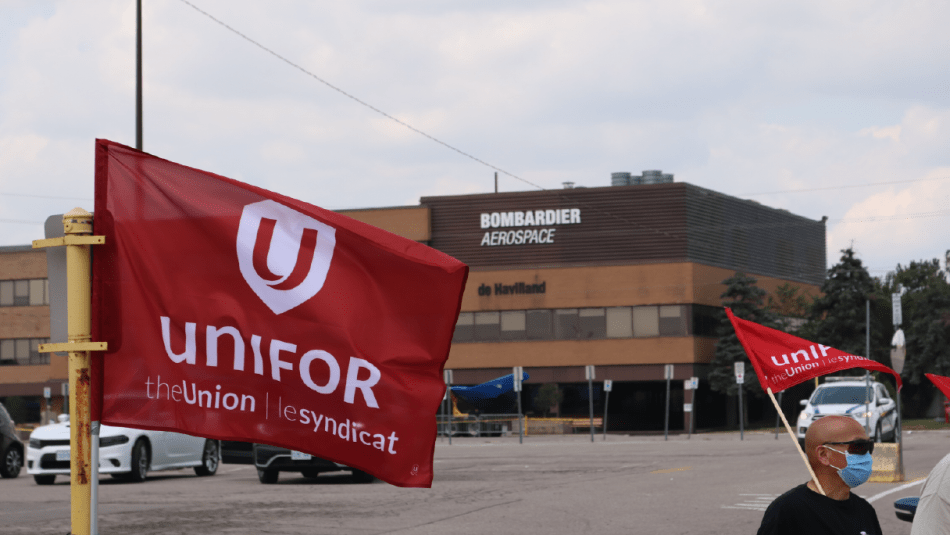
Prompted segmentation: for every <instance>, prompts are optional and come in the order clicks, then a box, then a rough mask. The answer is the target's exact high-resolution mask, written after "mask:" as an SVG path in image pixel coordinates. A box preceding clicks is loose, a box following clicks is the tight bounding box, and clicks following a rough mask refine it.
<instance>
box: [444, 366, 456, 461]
mask: <svg viewBox="0 0 950 535" xmlns="http://www.w3.org/2000/svg"><path fill="white" fill-rule="evenodd" d="M442 378H443V379H445V395H446V396H447V397H448V400H447V401H448V405H449V408H448V412H449V417H448V420H447V421H444V423H445V434H446V435H448V436H449V446H451V445H452V416H453V414H452V413H454V412H455V411H453V410H452V409H453V406H452V370H445V371H444V372H442Z"/></svg>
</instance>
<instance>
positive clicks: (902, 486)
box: [867, 477, 927, 503]
mask: <svg viewBox="0 0 950 535" xmlns="http://www.w3.org/2000/svg"><path fill="white" fill-rule="evenodd" d="M924 481H927V478H926V477H922V478H920V479H918V480H917V481H911V482H910V483H907V484H906V485H901V486H899V487H894V488H893V489H891V490H885V491H884V492H882V493H880V494H875V495H874V496H871V497H870V498H868V499H867V500H868V503H874V502H875V501H877V500H879V499H880V498H883V497H885V496H887V495H888V494H894V493H895V492H900V491H902V490H904V489H908V488H910V487H913V486H914V485H920V484H921V483H923V482H924Z"/></svg>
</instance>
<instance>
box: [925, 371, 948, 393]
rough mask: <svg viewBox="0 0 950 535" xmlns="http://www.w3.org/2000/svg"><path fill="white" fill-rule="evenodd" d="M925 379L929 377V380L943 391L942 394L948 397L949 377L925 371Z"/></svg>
mask: <svg viewBox="0 0 950 535" xmlns="http://www.w3.org/2000/svg"><path fill="white" fill-rule="evenodd" d="M924 375H926V376H927V379H930V382H931V383H933V384H934V386H936V387H937V389H938V390H940V391H941V392H943V395H945V396H947V399H950V377H944V376H942V375H934V374H932V373H925V374H924Z"/></svg>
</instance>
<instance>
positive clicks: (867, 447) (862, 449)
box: [822, 438, 874, 455]
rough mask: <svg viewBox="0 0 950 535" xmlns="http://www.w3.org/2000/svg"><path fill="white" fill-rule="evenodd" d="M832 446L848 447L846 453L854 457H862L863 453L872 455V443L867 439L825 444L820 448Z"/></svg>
mask: <svg viewBox="0 0 950 535" xmlns="http://www.w3.org/2000/svg"><path fill="white" fill-rule="evenodd" d="M829 444H833V445H836V446H848V453H852V454H854V455H864V454H865V453H874V441H873V440H870V439H867V438H858V439H855V440H852V441H850V442H825V443H824V444H822V446H827V445H829Z"/></svg>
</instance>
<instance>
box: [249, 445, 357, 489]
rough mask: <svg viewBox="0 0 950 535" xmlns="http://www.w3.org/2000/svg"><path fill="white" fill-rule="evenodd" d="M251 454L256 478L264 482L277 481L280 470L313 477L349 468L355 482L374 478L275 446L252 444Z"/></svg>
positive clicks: (305, 454)
mask: <svg viewBox="0 0 950 535" xmlns="http://www.w3.org/2000/svg"><path fill="white" fill-rule="evenodd" d="M251 455H252V458H253V459H254V466H255V467H257V478H258V479H260V481H261V483H264V484H273V483H277V478H279V477H280V473H281V472H300V473H301V475H303V477H306V478H315V477H317V476H318V475H319V474H320V473H322V472H339V471H341V470H349V471H350V472H351V473H352V475H353V481H355V482H357V483H372V482H373V481H374V480H375V479H376V478H374V477H373V476H372V475H370V474H367V473H366V472H363V471H362V470H357V469H355V468H350V467H348V466H346V465H343V464H338V463H335V462H333V461H327V460H325V459H321V458H319V457H315V456H313V455H310V454H309V453H301V452H297V451H291V450H289V449H287V448H280V447H277V446H268V445H266V444H254V445H253V446H252V447H251Z"/></svg>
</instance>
